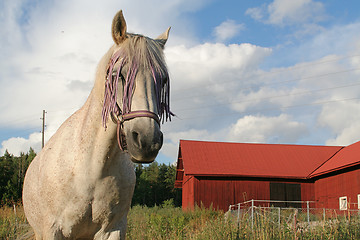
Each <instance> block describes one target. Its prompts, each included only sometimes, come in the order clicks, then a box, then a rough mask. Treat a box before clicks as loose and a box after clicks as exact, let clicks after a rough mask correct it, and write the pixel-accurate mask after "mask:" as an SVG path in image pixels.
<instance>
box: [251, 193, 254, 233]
mask: <svg viewBox="0 0 360 240" xmlns="http://www.w3.org/2000/svg"><path fill="white" fill-rule="evenodd" d="M251 229H254V199H251Z"/></svg>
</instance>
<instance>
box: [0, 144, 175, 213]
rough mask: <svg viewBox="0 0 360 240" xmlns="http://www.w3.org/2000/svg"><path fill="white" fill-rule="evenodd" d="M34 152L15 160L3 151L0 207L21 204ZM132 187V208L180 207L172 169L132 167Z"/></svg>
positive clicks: (159, 166)
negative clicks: (25, 178)
mask: <svg viewBox="0 0 360 240" xmlns="http://www.w3.org/2000/svg"><path fill="white" fill-rule="evenodd" d="M35 156H36V153H35V151H34V150H33V149H32V148H30V150H29V151H28V152H27V153H21V154H20V156H19V157H17V156H14V155H12V154H10V153H9V152H8V151H7V150H6V151H5V154H4V155H3V156H2V157H0V205H4V204H7V205H11V204H14V203H17V202H20V201H21V196H22V188H23V183H24V177H25V173H26V170H27V168H28V167H29V165H30V163H31V161H32V160H33V159H34V158H35ZM134 170H135V174H136V185H135V191H134V196H133V200H132V205H144V206H148V207H152V206H155V205H158V206H159V205H162V204H164V203H166V204H169V203H170V204H172V205H174V206H181V192H180V189H175V188H174V182H175V174H176V166H174V165H170V164H169V165H166V164H163V163H162V164H159V163H157V162H156V161H155V162H153V163H151V164H149V165H141V164H135V165H134Z"/></svg>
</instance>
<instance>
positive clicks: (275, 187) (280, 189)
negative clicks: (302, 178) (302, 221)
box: [270, 182, 301, 208]
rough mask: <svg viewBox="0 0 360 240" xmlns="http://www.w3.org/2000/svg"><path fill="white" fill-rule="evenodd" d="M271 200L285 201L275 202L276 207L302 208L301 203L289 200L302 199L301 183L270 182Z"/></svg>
mask: <svg viewBox="0 0 360 240" xmlns="http://www.w3.org/2000/svg"><path fill="white" fill-rule="evenodd" d="M270 200H276V201H285V202H279V203H274V204H273V205H274V206H275V207H295V208H301V203H294V202H287V201H301V185H300V184H296V183H278V182H271V183H270Z"/></svg>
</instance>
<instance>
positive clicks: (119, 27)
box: [111, 10, 126, 45]
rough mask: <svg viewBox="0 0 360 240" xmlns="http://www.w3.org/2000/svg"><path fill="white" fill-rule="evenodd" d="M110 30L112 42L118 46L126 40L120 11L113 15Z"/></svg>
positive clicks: (123, 19)
mask: <svg viewBox="0 0 360 240" xmlns="http://www.w3.org/2000/svg"><path fill="white" fill-rule="evenodd" d="M111 28H112V37H113V39H114V42H115V43H116V44H117V45H119V44H120V43H122V42H123V41H124V40H125V38H126V22H125V18H124V15H123V13H122V10H120V11H119V12H118V13H117V14H116V15H115V17H114V20H113V22H112V27H111Z"/></svg>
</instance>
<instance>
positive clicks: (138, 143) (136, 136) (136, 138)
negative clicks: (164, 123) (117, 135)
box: [132, 131, 141, 148]
mask: <svg viewBox="0 0 360 240" xmlns="http://www.w3.org/2000/svg"><path fill="white" fill-rule="evenodd" d="M132 137H133V140H134V144H135V145H136V147H138V148H141V141H140V138H139V133H138V132H135V131H133V132H132Z"/></svg>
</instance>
